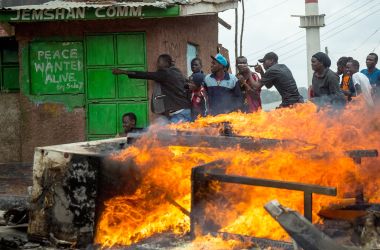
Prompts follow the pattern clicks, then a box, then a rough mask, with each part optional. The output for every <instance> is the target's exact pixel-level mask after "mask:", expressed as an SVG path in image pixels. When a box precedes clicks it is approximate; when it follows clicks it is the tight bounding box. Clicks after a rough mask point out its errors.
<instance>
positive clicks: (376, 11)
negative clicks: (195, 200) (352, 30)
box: [322, 6, 380, 41]
mask: <svg viewBox="0 0 380 250" xmlns="http://www.w3.org/2000/svg"><path fill="white" fill-rule="evenodd" d="M373 7H374V6H373ZM379 10H380V8H378V9H376V10H375V11H373V12H371V13H370V14H368V15H366V16H364V17H362V18H360V19H359V20H357V21H356V22H354V23H352V24H351V23H346V24H348V26H351V25H355V24H357V23H359V22H361V21H363V20H364V19H366V18H367V17H369V16H372V15H373V14H376V13H379V12H378V11H379ZM351 21H352V20H351ZM346 28H347V27H343V28H342V29H340V30H338V31H337V32H335V33H333V34H331V35H330V36H327V37H325V38H324V39H322V41H326V40H327V39H329V38H331V37H333V36H336V35H338V34H340V32H341V31H343V30H345V29H346Z"/></svg>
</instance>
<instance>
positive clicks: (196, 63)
mask: <svg viewBox="0 0 380 250" xmlns="http://www.w3.org/2000/svg"><path fill="white" fill-rule="evenodd" d="M190 65H191V71H192V72H193V73H198V72H201V71H202V61H201V59H200V58H198V57H196V58H194V59H193V60H191V64H190Z"/></svg>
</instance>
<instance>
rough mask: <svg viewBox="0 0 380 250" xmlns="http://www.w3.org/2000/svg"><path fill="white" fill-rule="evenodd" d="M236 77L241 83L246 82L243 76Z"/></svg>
mask: <svg viewBox="0 0 380 250" xmlns="http://www.w3.org/2000/svg"><path fill="white" fill-rule="evenodd" d="M236 77H237V79H238V80H239V82H240V83H243V82H245V79H244V76H243V75H242V74H237V75H236Z"/></svg>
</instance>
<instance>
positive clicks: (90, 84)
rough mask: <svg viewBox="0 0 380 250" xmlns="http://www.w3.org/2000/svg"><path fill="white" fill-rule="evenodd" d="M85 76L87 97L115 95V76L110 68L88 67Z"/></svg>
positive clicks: (102, 97)
mask: <svg viewBox="0 0 380 250" xmlns="http://www.w3.org/2000/svg"><path fill="white" fill-rule="evenodd" d="M87 78H88V79H87V98H88V99H111V98H115V97H116V78H115V75H113V74H112V71H111V70H110V69H88V70H87Z"/></svg>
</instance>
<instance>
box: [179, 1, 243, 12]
mask: <svg viewBox="0 0 380 250" xmlns="http://www.w3.org/2000/svg"><path fill="white" fill-rule="evenodd" d="M180 7H181V9H180V16H195V15H207V14H217V13H219V12H223V11H226V10H229V9H236V8H237V7H238V1H237V0H236V1H234V2H225V3H218V4H217V3H205V2H201V3H196V4H192V5H180Z"/></svg>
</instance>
